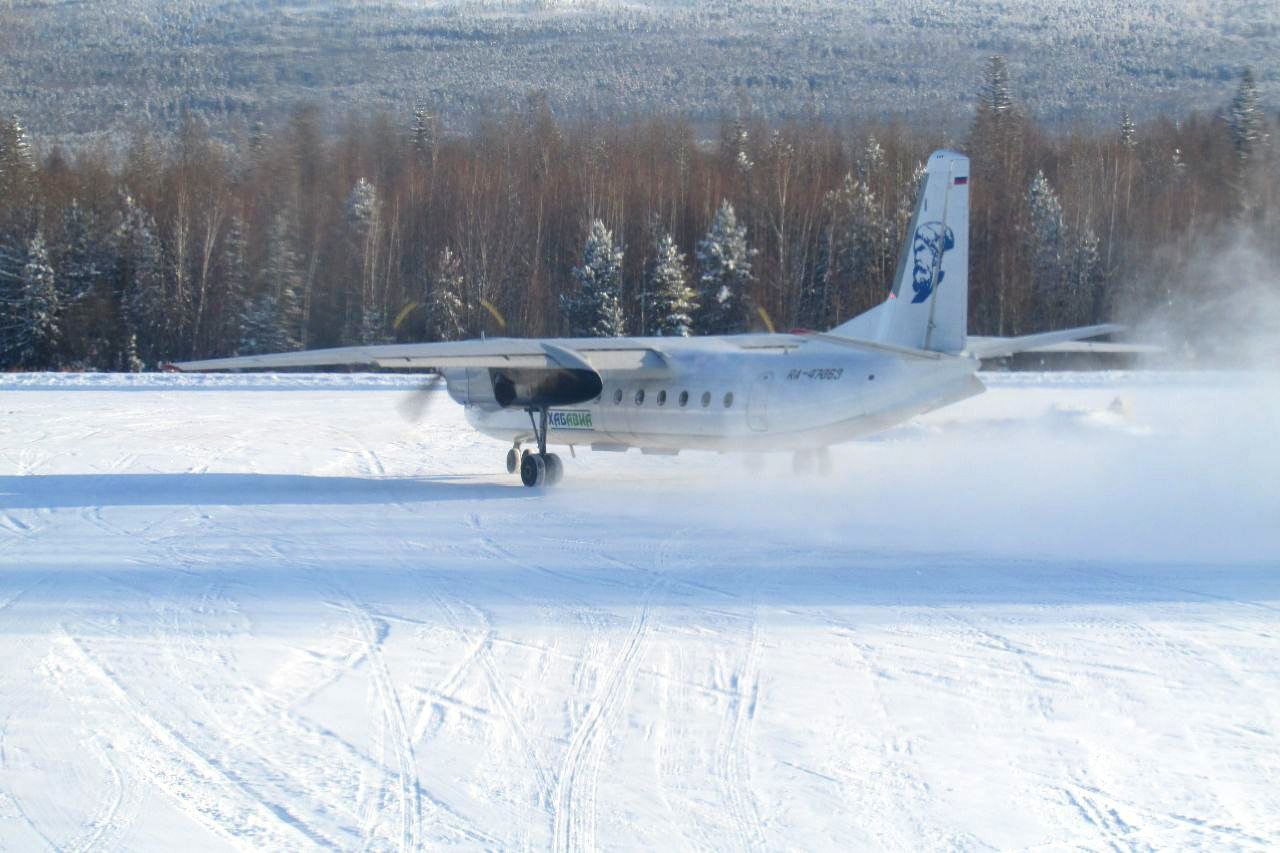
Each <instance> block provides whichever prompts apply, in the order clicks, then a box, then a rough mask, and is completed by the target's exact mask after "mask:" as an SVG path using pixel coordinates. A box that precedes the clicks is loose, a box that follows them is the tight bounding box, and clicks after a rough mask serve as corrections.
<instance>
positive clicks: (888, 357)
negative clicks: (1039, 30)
mask: <svg viewBox="0 0 1280 853" xmlns="http://www.w3.org/2000/svg"><path fill="white" fill-rule="evenodd" d="M909 233H910V238H909V239H908V241H907V242H906V244H905V245H904V246H903V247H902V254H901V259H900V260H899V263H898V271H897V276H896V277H895V279H894V285H893V290H892V292H891V293H890V294H889V297H888V299H886V300H885V301H884V302H883V303H881V304H880V305H878V306H876V307H875V308H872V309H871V310H870V311H867V312H866V313H864V314H861V315H859V316H857V317H854V318H853V319H851V320H849V321H848V322H846V323H844V324H842V325H839V326H836V327H835V328H834V329H831V330H830V331H828V332H803V333H800V332H797V333H790V334H746V335H726V336H717V337H690V338H683V337H645V338H558V339H533V338H530V339H512V338H507V339H502V338H491V339H487V340H469V341H459V342H444V343H422V344H391V345H385V346H363V347H342V348H337V349H327V350H311V351H300V352H289V353H279V354H274V355H252V356H244V357H238V358H221V359H212V360H207V361H191V362H186V363H183V364H178V365H175V366H176V367H177V368H178V369H179V370H183V371H222V370H236V369H255V368H256V369H275V368H298V367H327V366H351V365H370V366H377V367H383V368H416V369H422V370H423V371H424V372H433V373H436V374H438V375H439V376H441V377H443V378H444V381H445V384H446V387H447V389H448V393H449V396H451V397H452V398H453V399H454V400H456V401H457V402H458V403H461V404H462V405H463V406H464V407H465V412H466V417H467V420H468V422H469V423H470V424H471V425H472V426H473V427H475V428H476V429H477V430H479V431H480V432H482V433H484V434H485V435H488V436H491V437H494V438H498V439H501V440H503V441H509V442H511V449H510V450H509V451H508V452H507V458H506V465H507V471H508V473H514V472H515V471H517V470H519V473H520V479H521V481H522V482H523V483H524V484H525V485H526V486H531V487H537V486H543V485H553V484H555V483H556V482H558V481H559V480H560V478H561V474H562V472H563V464H562V463H561V460H560V458H559V456H557V455H556V454H555V453H551V452H548V449H547V448H548V447H550V446H553V445H554V446H566V445H567V446H568V447H569V448H570V449H571V450H572V449H573V448H575V447H589V448H591V449H592V450H605V451H625V450H627V449H629V448H633V447H634V448H639V449H640V450H641V451H642V452H644V453H658V454H671V455H674V454H676V453H679V452H680V451H681V450H686V449H700V450H717V451H779V450H783V451H791V452H793V453H794V454H795V467H796V469H797V470H798V471H801V472H803V471H805V470H807V469H811V468H814V467H815V466H821V465H824V464H825V461H826V460H825V458H824V457H825V455H826V453H827V448H829V447H830V446H831V445H833V444H838V443H840V442H845V441H850V440H852V439H856V438H859V437H862V436H866V435H868V434H871V433H874V432H877V431H880V430H883V429H886V428H888V427H891V426H893V425H895V424H899V423H901V422H903V421H905V420H907V419H909V418H912V417H914V416H916V415H919V414H922V413H925V412H929V411H932V410H934V409H937V408H940V407H942V406H946V405H949V404H951V403H955V402H957V401H959V400H963V399H965V398H967V397H971V396H973V395H975V394H979V393H981V392H982V391H983V390H985V389H984V386H983V384H982V382H981V380H979V378H978V377H977V375H976V374H977V370H978V366H979V363H980V360H981V359H983V358H993V357H999V356H1006V355H1012V354H1013V353H1016V352H1025V351H1028V350H1041V349H1045V350H1049V349H1063V348H1065V345H1066V342H1069V341H1081V340H1083V339H1086V338H1091V337H1095V336H1097V335H1102V334H1107V333H1110V332H1115V331H1119V330H1120V328H1121V327H1120V326H1116V325H1110V324H1108V325H1099V326H1087V327H1083V328H1076V329H1066V330H1063V331H1057V332H1048V333H1044V334H1036V335H1027V336H1024V337H1016V338H975V337H968V336H967V334H966V315H967V310H968V267H969V160H968V158H967V157H965V156H963V155H961V154H957V153H955V152H952V151H938V152H935V153H934V154H932V155H931V156H930V157H929V161H928V168H927V174H926V177H925V180H924V184H923V186H922V188H921V191H920V197H919V201H918V202H917V204H916V211H915V215H914V217H913V219H912V222H911V230H910V232H909ZM1070 346H1078V345H1074V344H1073V345H1070ZM1084 346H1085V348H1087V347H1088V345H1084ZM1096 346H1107V345H1105V344H1103V345H1096ZM525 445H531V447H530V448H526V449H524V450H523V452H521V449H522V447H524V446H525Z"/></svg>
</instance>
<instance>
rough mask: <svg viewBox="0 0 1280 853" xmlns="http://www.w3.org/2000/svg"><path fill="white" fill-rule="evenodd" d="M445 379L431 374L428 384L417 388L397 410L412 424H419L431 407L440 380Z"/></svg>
mask: <svg viewBox="0 0 1280 853" xmlns="http://www.w3.org/2000/svg"><path fill="white" fill-rule="evenodd" d="M442 379H444V375H443V374H441V373H433V374H431V378H429V379H428V380H427V381H426V382H423V383H422V384H421V385H419V386H418V387H417V388H415V389H414V390H413V391H411V392H410V393H409V396H407V397H405V398H404V399H403V400H401V401H400V405H398V406H397V407H396V408H398V409H399V410H400V415H401V417H403V418H404V419H405V420H406V421H409V422H410V423H415V424H416V423H418V422H419V421H421V420H422V419H423V418H424V417H425V416H426V414H427V409H428V408H430V406H431V399H432V397H433V395H434V391H435V389H436V386H437V385H439V384H440V380H442Z"/></svg>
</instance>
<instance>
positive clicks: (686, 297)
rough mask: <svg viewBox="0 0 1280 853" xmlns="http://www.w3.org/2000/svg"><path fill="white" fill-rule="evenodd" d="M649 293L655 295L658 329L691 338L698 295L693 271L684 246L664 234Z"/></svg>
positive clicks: (668, 333) (659, 239) (655, 316)
mask: <svg viewBox="0 0 1280 853" xmlns="http://www.w3.org/2000/svg"><path fill="white" fill-rule="evenodd" d="M656 252H657V254H656V256H655V257H654V261H653V268H652V269H651V270H650V272H649V286H648V291H649V293H650V294H652V296H653V312H654V329H655V330H656V331H657V333H658V334H659V335H664V336H667V337H681V338H683V337H688V336H689V335H690V334H691V333H692V331H693V314H694V312H695V311H696V310H697V308H698V303H697V294H696V293H694V291H693V288H692V287H690V286H689V270H688V268H687V267H686V265H685V260H684V255H682V254H680V247H679V246H677V245H676V241H675V240H674V239H672V237H671V234H669V233H668V232H666V231H664V232H662V236H660V237H659V238H658V244H657V247H656Z"/></svg>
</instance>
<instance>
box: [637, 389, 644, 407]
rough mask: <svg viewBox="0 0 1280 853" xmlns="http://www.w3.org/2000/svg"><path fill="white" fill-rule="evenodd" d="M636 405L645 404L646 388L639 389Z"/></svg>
mask: <svg viewBox="0 0 1280 853" xmlns="http://www.w3.org/2000/svg"><path fill="white" fill-rule="evenodd" d="M636 405H637V406H643V405H644V389H643V388H641V389H640V390H639V391H637V392H636Z"/></svg>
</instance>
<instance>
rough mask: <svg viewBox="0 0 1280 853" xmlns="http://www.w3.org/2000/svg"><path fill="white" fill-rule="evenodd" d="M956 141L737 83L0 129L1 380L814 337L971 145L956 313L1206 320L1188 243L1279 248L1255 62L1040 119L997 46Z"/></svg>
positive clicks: (887, 265) (988, 330)
mask: <svg viewBox="0 0 1280 853" xmlns="http://www.w3.org/2000/svg"><path fill="white" fill-rule="evenodd" d="M977 82H978V85H977V86H975V89H976V93H975V100H976V103H977V106H976V110H975V117H974V120H973V123H972V126H971V128H970V130H969V133H968V135H967V138H964V139H947V138H945V137H943V136H942V135H941V134H939V133H937V132H934V131H931V130H929V129H921V128H916V127H912V126H908V125H905V124H895V123H884V122H848V123H835V122H830V121H824V120H821V119H820V118H818V117H816V116H814V117H809V118H802V119H795V120H789V121H786V122H784V123H771V122H768V121H766V120H765V119H764V118H763V117H762V116H761V115H760V114H759V113H758V112H756V111H754V110H753V109H752V107H751V104H750V103H749V102H748V101H746V100H745V99H744V101H743V102H742V103H741V104H740V105H739V107H738V108H737V109H735V110H733V111H731V112H729V113H727V114H726V115H725V117H724V118H723V119H722V120H721V122H720V127H719V131H718V135H717V138H715V139H713V140H706V139H700V138H699V137H698V135H697V134H696V133H695V130H694V127H693V125H692V124H691V123H690V122H689V121H687V120H685V119H682V118H680V117H676V116H655V117H652V118H648V119H644V120H627V121H622V120H610V119H600V118H579V119H574V120H560V119H557V118H556V117H555V116H554V115H553V113H552V110H551V108H550V106H549V105H548V102H547V101H546V100H545V99H544V98H540V97H536V96H533V97H530V99H529V100H528V102H527V103H526V104H525V105H524V106H523V107H522V108H521V109H517V110H511V111H507V112H503V113H495V114H490V115H486V116H483V117H481V118H478V119H476V120H475V121H474V122H473V123H472V125H471V127H470V129H469V130H468V131H467V132H465V133H445V132H444V131H443V129H442V128H443V125H442V121H441V117H440V116H438V115H433V114H432V113H430V112H429V111H428V110H426V109H425V108H423V107H418V108H416V109H414V110H412V111H411V113H410V114H409V115H407V116H404V117H403V118H401V117H398V116H394V115H391V114H387V113H381V114H377V115H374V116H372V117H361V116H351V117H348V118H347V119H346V120H345V121H344V122H343V123H342V124H341V126H339V127H338V128H337V129H336V130H334V129H331V128H329V127H328V126H327V125H326V117H325V116H324V115H323V114H322V113H321V112H320V111H319V110H318V109H317V108H314V107H312V108H305V109H300V110H298V111H296V112H295V113H293V114H292V115H289V116H287V117H286V118H284V119H282V120H281V121H280V122H279V123H278V124H277V125H275V126H272V127H262V126H255V127H254V128H253V129H252V131H250V132H247V133H246V134H245V135H244V137H243V138H236V139H231V140H227V139H224V138H220V137H218V136H216V135H215V134H213V133H211V132H210V131H209V130H208V129H207V128H206V127H204V126H203V125H202V124H201V123H200V121H199V120H197V119H196V118H194V117H191V116H187V117H186V118H185V119H184V121H183V122H182V125H181V128H180V130H179V131H178V132H177V133H175V134H174V135H173V136H172V137H157V136H155V135H152V134H150V133H147V132H139V133H138V134H137V135H136V136H135V137H134V138H133V140H132V141H131V143H130V144H129V146H128V147H127V150H126V151H125V152H124V154H123V156H120V157H112V156H110V155H107V154H103V153H101V152H98V151H95V150H94V149H91V148H90V149H82V150H77V151H75V152H69V151H64V150H61V149H58V148H54V149H53V150H51V151H49V152H48V153H47V154H44V155H43V156H40V157H37V156H36V155H35V154H34V153H33V151H32V149H31V146H30V144H29V142H28V141H27V136H26V133H25V130H24V128H23V124H22V121H21V120H20V119H19V118H17V117H14V118H10V119H5V120H3V121H0V312H2V313H0V366H2V367H5V368H7V369H101V370H136V369H142V368H144V367H155V366H157V365H159V364H161V363H163V362H165V361H170V360H178V359H184V358H194V357H207V356H219V355H232V354H249V353H256V352H270V351H278V350H287V349H294V348H299V347H320V346H339V345H347V344H358V343H379V342H392V341H417V340H450V339H457V338H462V337H469V336H477V335H482V334H484V335H490V336H492V335H513V336H524V335H619V334H664V335H684V334H716V333H732V332H738V331H749V330H755V329H765V328H778V329H785V328H793V327H804V328H813V329H825V328H829V327H830V326H833V325H835V324H836V323H838V322H840V321H842V320H844V319H847V318H848V317H851V316H853V315H854V314H856V313H858V312H860V311H863V310H865V309H867V308H869V307H871V306H872V305H874V304H876V303H877V302H879V301H880V300H882V299H883V298H884V297H885V295H886V293H887V292H888V289H889V287H890V284H891V279H892V276H893V274H894V272H895V270H896V267H897V259H898V251H899V247H900V245H901V242H902V240H903V239H904V236H905V231H906V228H907V225H908V222H909V219H910V215H911V212H912V210H913V206H914V202H915V194H916V188H917V186H918V184H919V180H920V177H921V174H922V165H923V163H924V160H925V158H926V157H927V155H928V153H929V152H930V151H931V150H933V149H934V148H936V147H939V146H942V145H950V146H952V147H959V148H962V149H963V150H965V151H966V153H968V154H969V155H970V157H971V159H972V178H971V182H970V186H971V207H972V214H971V222H972V224H971V231H972V233H971V256H970V264H971V270H970V286H971V296H970V329H971V331H972V332H973V333H974V334H1002V335H1004V334H1021V333H1027V332H1032V331H1037V330H1040V329H1045V328H1050V327H1056V326H1062V325H1069V324H1087V323H1092V322H1099V321H1103V320H1110V319H1116V318H1120V319H1127V318H1131V317H1133V316H1139V315H1141V314H1142V313H1143V312H1151V311H1156V310H1160V311H1166V312H1170V311H1171V312H1173V313H1175V314H1181V315H1185V316H1189V317H1190V316H1195V315H1196V312H1197V310H1198V309H1199V308H1200V307H1203V306H1206V305H1221V304H1223V303H1224V302H1226V300H1224V298H1223V297H1224V294H1223V293H1221V292H1218V291H1220V290H1221V289H1222V287H1224V285H1223V284H1222V283H1221V282H1216V281H1205V280H1189V279H1188V278H1187V277H1186V276H1184V275H1182V270H1184V269H1186V268H1187V266H1188V264H1189V262H1190V259H1191V258H1192V257H1193V255H1195V254H1197V253H1203V252H1204V251H1205V250H1206V249H1207V248H1209V247H1212V246H1215V245H1220V244H1221V245H1226V244H1227V243H1229V242H1231V241H1233V240H1237V239H1239V236H1240V235H1241V234H1247V235H1250V236H1251V238H1252V239H1253V241H1254V243H1255V244H1256V246H1257V247H1258V248H1257V251H1259V252H1262V253H1263V254H1264V255H1265V256H1266V257H1267V258H1268V259H1269V261H1270V262H1272V267H1271V268H1274V262H1276V261H1280V156H1278V154H1277V150H1276V149H1277V146H1276V145H1275V144H1274V140H1275V139H1276V138H1277V124H1276V120H1275V118H1274V117H1270V116H1267V115H1266V114H1265V113H1264V111H1263V110H1262V108H1261V106H1260V104H1259V101H1258V92H1257V86H1256V82H1255V81H1254V80H1253V77H1252V75H1251V74H1250V73H1249V72H1248V71H1245V72H1244V73H1243V74H1242V75H1241V77H1240V79H1239V81H1238V86H1237V91H1236V94H1235V96H1234V98H1233V99H1232V100H1231V101H1230V102H1229V103H1226V104H1224V105H1223V106H1222V108H1221V109H1220V110H1218V111H1217V112H1215V113H1213V114H1200V113H1191V114H1188V115H1186V116H1182V117H1178V118H1161V119H1157V120H1154V121H1150V122H1146V123H1143V124H1142V125H1140V126H1139V125H1136V124H1135V123H1134V122H1133V121H1131V120H1129V119H1128V118H1127V117H1126V118H1124V119H1123V120H1122V121H1121V122H1120V123H1119V125H1118V126H1117V127H1114V128H1104V129H1080V130H1074V131H1071V132H1062V133H1049V132H1047V131H1046V130H1044V129H1043V128H1041V127H1039V126H1038V125H1037V124H1036V122H1034V121H1033V120H1032V119H1031V118H1030V117H1029V116H1028V114H1027V112H1026V111H1025V110H1024V109H1023V108H1021V106H1020V105H1019V104H1018V103H1017V102H1016V100H1015V99H1014V98H1013V97H1012V95H1011V87H1010V82H1009V79H1008V70H1007V68H1006V66H1005V64H1004V62H1003V61H1002V60H1001V59H1000V58H999V57H993V58H992V59H991V60H990V61H989V62H988V63H987V65H986V68H985V72H984V75H983V78H982V80H981V81H977Z"/></svg>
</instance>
